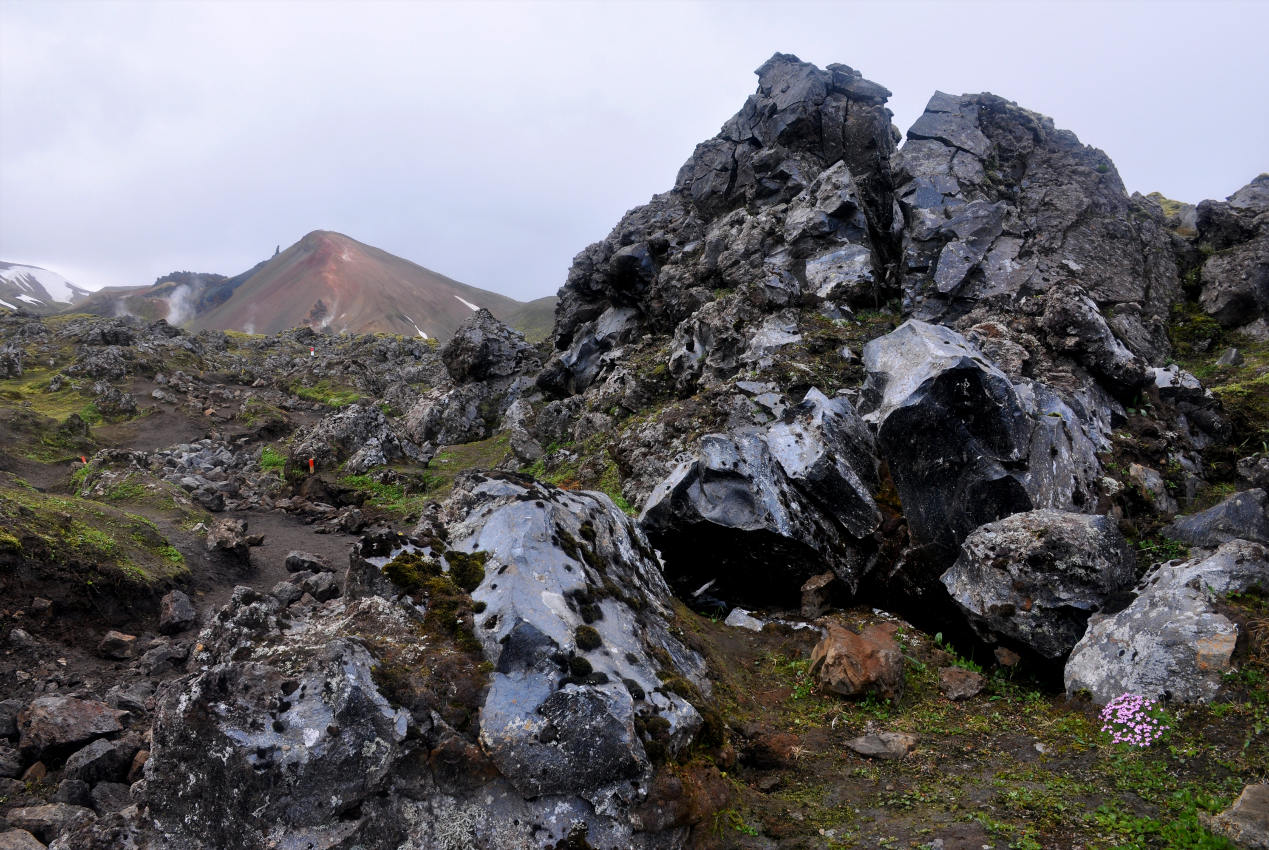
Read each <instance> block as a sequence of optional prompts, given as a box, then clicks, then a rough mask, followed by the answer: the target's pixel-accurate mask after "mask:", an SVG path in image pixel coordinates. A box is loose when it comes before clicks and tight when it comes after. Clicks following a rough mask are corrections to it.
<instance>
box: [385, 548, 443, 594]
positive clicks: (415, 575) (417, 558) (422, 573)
mask: <svg viewBox="0 0 1269 850" xmlns="http://www.w3.org/2000/svg"><path fill="white" fill-rule="evenodd" d="M383 574H384V575H385V576H387V577H388V580H389V581H391V582H392V583H393V584H395V585H396V586H397V587H399V588H401V590H403V591H405V592H406V593H417V592H418V591H420V590H422V589H423V583H424V582H425V581H426V580H427V579H429V578H434V577H436V576H439V575H440V574H441V567H440V564H438V563H437V562H436V561H435V560H434V559H432V558H426V557H424V556H422V555H419V554H418V553H417V552H402V553H401V554H399V555H397V556H396V557H395V558H393V559H392V560H391V561H389V562H388V563H387V564H385V565H384V567H383Z"/></svg>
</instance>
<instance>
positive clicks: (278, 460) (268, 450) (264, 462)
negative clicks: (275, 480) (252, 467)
mask: <svg viewBox="0 0 1269 850" xmlns="http://www.w3.org/2000/svg"><path fill="white" fill-rule="evenodd" d="M260 468H261V469H263V470H265V471H266V472H279V473H280V472H281V471H282V470H284V469H286V455H284V454H282V452H280V451H278V450H277V449H275V448H274V447H273V446H265V447H264V448H262V449H261V450H260Z"/></svg>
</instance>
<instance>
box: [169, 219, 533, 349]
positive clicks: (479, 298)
mask: <svg viewBox="0 0 1269 850" xmlns="http://www.w3.org/2000/svg"><path fill="white" fill-rule="evenodd" d="M548 301H550V302H552V303H553V299H540V300H539V302H533V304H536V305H537V306H536V307H533V306H531V305H529V304H524V303H522V302H519V301H516V300H515V299H513V298H508V297H506V296H505V295H498V294H497V293H493V292H488V291H486V290H483V289H478V288H476V287H474V286H468V285H467V284H464V283H459V282H458V281H456V280H452V279H450V278H448V277H445V276H444V275H441V274H438V273H436V272H434V271H432V270H430V269H426V268H424V267H422V266H420V265H416V264H415V263H412V262H410V261H409V260H404V259H402V258H400V257H396V256H393V255H392V254H389V253H388V252H386V251H381V250H379V249H378V248H375V247H372V246H370V245H366V244H364V243H361V242H358V241H357V240H355V239H352V238H349V237H348V236H344V235H343V234H341V233H333V232H330V231H324V230H316V231H313V232H312V233H310V234H308V235H307V236H305V237H304V238H303V239H301V240H300V241H299V242H297V243H295V244H294V245H292V246H291V247H290V248H287V249H286V250H285V251H282V252H280V253H278V254H277V255H275V256H274V257H273V258H272V259H270V260H269V261H268V262H267V263H265V264H264V265H263V266H262V267H260V268H259V270H258V271H256V272H255V273H254V274H252V275H251V276H250V277H248V278H247V279H246V280H245V281H243V282H242V283H240V284H239V285H238V286H237V287H235V288H234V290H233V292H232V294H230V295H229V297H228V298H227V299H226V300H225V301H224V302H223V303H221V304H218V305H215V306H213V307H211V308H210V309H208V310H206V311H205V312H199V313H197V314H196V315H195V316H194V317H193V319H192V320H191V321H190V322H189V325H190V327H192V328H195V329H200V330H201V329H204V328H216V329H219V330H239V331H247V332H249V333H275V332H277V331H281V330H285V329H287V328H292V327H296V326H298V325H308V326H310V327H313V328H315V329H326V330H330V331H332V332H335V333H364V332H373V331H386V332H389V333H397V334H402V335H405V336H421V337H424V338H442V339H444V338H448V337H450V336H451V335H453V332H454V330H455V329H457V328H458V326H459V325H460V324H462V322H463V321H464V320H465V319H466V318H468V317H469V316H470V315H471V313H472V311H474V310H477V309H479V308H481V307H484V308H486V309H488V310H489V311H490V312H491V313H493V314H494V315H495V316H498V317H499V318H501V319H504V320H507V321H512V320H513V317H515V316H519V317H520V318H521V319H522V320H527V321H529V322H530V323H534V324H538V325H540V324H542V322H540V321H539V320H538V318H536V317H540V315H541V314H542V313H543V312H544V311H545V310H546V309H548V308H549V306H550V305H548V304H547V303H546V302H548ZM543 335H544V334H543Z"/></svg>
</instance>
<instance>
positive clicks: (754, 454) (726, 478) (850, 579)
mask: <svg viewBox="0 0 1269 850" xmlns="http://www.w3.org/2000/svg"><path fill="white" fill-rule="evenodd" d="M876 486H877V475H876V460H875V458H874V456H873V445H872V435H871V434H870V433H869V431H868V428H867V426H866V425H865V424H864V423H863V422H862V421H861V420H860V419H859V417H858V416H857V415H856V414H855V410H854V408H853V407H851V404H850V402H849V401H848V400H847V399H845V398H844V397H841V396H837V397H835V398H832V399H829V398H827V397H825V396H824V394H823V393H821V392H819V391H818V390H811V391H810V392H809V393H807V396H806V398H805V399H804V400H803V401H802V403H801V404H800V405H798V406H797V407H795V408H792V409H790V410H789V411H788V414H787V416H786V417H785V418H783V419H781V420H779V421H777V422H775V423H774V424H772V425H770V426H769V427H767V428H766V429H762V430H760V429H749V430H744V431H732V432H729V433H727V434H709V435H706V436H705V437H702V438H701V440H700V443H699V446H698V448H697V452H696V456H695V457H694V458H692V459H690V460H687V461H684V462H683V463H681V464H680V465H679V466H678V467H677V468H676V469H675V470H674V471H673V472H672V473H671V474H670V475H669V476H668V477H667V478H666V479H665V480H664V481H662V482H661V483H660V484H659V485H658V486H657V487H656V489H655V490H654V491H653V492H652V494H651V495H650V496H649V497H648V501H647V506H646V507H645V508H644V510H643V513H642V515H641V516H640V518H639V524H640V526H641V527H642V528H643V530H644V531H645V532H646V533H647V534H648V536H649V538H650V539H651V540H652V542H653V544H654V545H655V546H657V548H658V549H660V550H661V553H662V556H663V557H664V558H665V562H666V574H667V576H668V577H669V578H670V580H671V581H672V582H673V583H674V584H675V585H676V586H677V587H678V588H679V590H680V592H681V593H684V592H685V593H690V592H691V591H693V590H695V589H696V588H697V587H699V586H700V585H701V584H704V583H706V582H711V581H712V582H714V586H713V589H712V591H711V592H712V593H713V594H715V595H716V596H719V597H721V598H724V599H738V600H744V599H747V600H749V601H750V602H755V601H762V602H768V603H769V602H772V601H775V600H776V599H778V598H779V597H781V596H784V597H787V600H788V601H789V602H790V604H792V600H794V599H796V598H797V595H798V593H799V592H800V590H799V588H800V587H801V586H802V584H803V583H804V582H805V581H806V579H807V578H809V577H810V576H811V575H813V574H815V573H818V572H820V571H822V570H823V568H824V567H825V566H827V567H829V568H830V569H832V570H833V572H834V573H835V574H836V575H837V576H838V578H840V579H841V580H842V581H843V582H844V583H845V585H846V586H847V587H849V588H850V589H851V590H852V591H854V590H855V589H857V588H858V586H859V582H860V579H861V578H862V576H863V575H864V574H865V572H866V571H867V569H868V567H869V556H870V554H871V550H872V549H873V547H872V545H871V541H870V540H869V537H870V535H871V534H872V532H873V531H875V530H876V528H877V526H878V524H879V523H880V521H881V516H880V513H879V512H878V510H877V506H876V503H875V502H874V501H873V498H872V491H873V490H874V489H875V488H876ZM781 585H783V589H781Z"/></svg>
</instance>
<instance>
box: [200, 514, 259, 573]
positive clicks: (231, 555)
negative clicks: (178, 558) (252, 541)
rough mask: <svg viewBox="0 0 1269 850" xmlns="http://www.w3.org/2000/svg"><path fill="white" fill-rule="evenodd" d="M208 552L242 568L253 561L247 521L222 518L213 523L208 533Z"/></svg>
mask: <svg viewBox="0 0 1269 850" xmlns="http://www.w3.org/2000/svg"><path fill="white" fill-rule="evenodd" d="M206 546H207V551H208V552H211V553H214V554H218V555H221V556H222V557H225V558H227V559H228V560H230V561H232V562H233V563H236V564H238V565H241V566H246V565H247V564H249V563H250V561H251V550H250V545H249V543H248V542H247V521H246V520H242V519H233V518H230V517H222V518H220V519H217V520H215V521H213V522H212V525H211V529H210V530H209V531H208V532H207V544H206Z"/></svg>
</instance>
